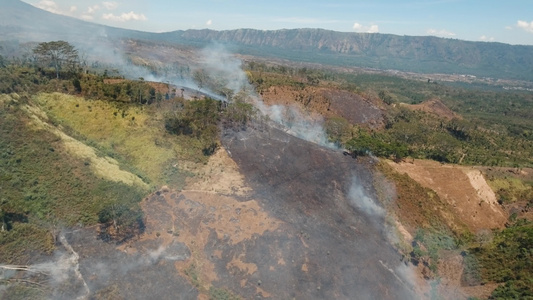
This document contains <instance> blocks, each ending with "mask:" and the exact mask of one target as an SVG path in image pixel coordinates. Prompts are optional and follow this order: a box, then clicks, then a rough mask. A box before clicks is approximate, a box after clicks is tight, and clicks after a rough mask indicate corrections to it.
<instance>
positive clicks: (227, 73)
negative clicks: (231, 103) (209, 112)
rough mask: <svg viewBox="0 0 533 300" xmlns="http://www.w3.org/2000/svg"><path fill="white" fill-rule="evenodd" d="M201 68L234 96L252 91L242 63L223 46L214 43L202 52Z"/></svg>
mask: <svg viewBox="0 0 533 300" xmlns="http://www.w3.org/2000/svg"><path fill="white" fill-rule="evenodd" d="M200 54H201V57H202V62H201V67H202V69H203V70H205V71H206V72H207V73H208V75H209V77H210V78H211V80H213V81H214V84H216V85H217V86H219V87H222V88H223V89H228V90H230V91H231V92H232V93H233V95H236V94H238V93H239V92H241V91H247V90H249V91H251V85H250V84H249V83H248V78H247V76H246V74H245V73H244V72H243V70H242V62H241V60H240V59H237V58H236V57H235V56H234V55H232V54H231V53H230V52H229V51H228V50H227V49H226V48H225V47H224V46H223V45H221V44H218V43H214V44H211V45H209V46H207V47H206V48H204V49H203V50H202V51H201V52H200Z"/></svg>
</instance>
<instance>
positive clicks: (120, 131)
mask: <svg viewBox="0 0 533 300" xmlns="http://www.w3.org/2000/svg"><path fill="white" fill-rule="evenodd" d="M35 100H36V102H37V103H39V104H40V105H41V107H42V108H43V109H44V110H45V111H46V113H47V114H48V115H49V116H50V117H51V118H52V119H53V120H55V121H56V123H58V124H59V125H61V126H64V127H67V128H68V129H69V130H70V131H71V132H72V133H75V134H77V135H80V136H81V137H83V138H85V139H86V140H87V141H88V143H90V144H94V145H95V146H96V147H97V148H99V149H101V150H103V152H105V153H106V154H108V155H110V156H118V157H120V158H122V159H123V160H125V161H126V162H127V163H128V164H130V165H132V166H133V167H134V168H135V169H136V170H138V171H140V172H141V173H142V174H143V175H145V176H146V177H147V178H148V179H149V181H150V182H151V183H152V184H155V185H162V184H166V183H168V181H169V180H168V178H166V176H167V175H165V174H167V173H168V172H166V171H165V170H168V169H169V168H172V165H174V166H175V165H176V163H177V160H178V158H181V157H187V156H192V155H193V153H191V151H193V152H194V151H195V150H194V148H195V147H194V141H191V140H186V139H184V138H181V137H176V136H171V135H169V134H168V133H167V132H166V131H165V129H164V127H163V121H162V120H163V113H164V112H163V111H160V110H158V109H157V108H156V107H154V106H139V105H124V104H117V103H110V102H105V101H99V100H91V101H88V100H85V99H84V98H80V97H74V96H70V95H65V94H59V93H54V94H39V95H38V96H36V97H35ZM182 145H184V146H182Z"/></svg>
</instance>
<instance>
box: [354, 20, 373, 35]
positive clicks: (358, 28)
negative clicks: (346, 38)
mask: <svg viewBox="0 0 533 300" xmlns="http://www.w3.org/2000/svg"><path fill="white" fill-rule="evenodd" d="M353 30H355V31H356V32H367V33H377V32H379V27H378V25H375V24H373V25H370V26H364V25H361V24H359V23H357V22H355V23H354V24H353Z"/></svg>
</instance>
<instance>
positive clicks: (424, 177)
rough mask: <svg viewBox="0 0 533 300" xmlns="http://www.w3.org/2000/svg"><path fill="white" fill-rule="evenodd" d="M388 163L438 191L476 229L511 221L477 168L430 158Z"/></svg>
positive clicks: (500, 225) (471, 228)
mask: <svg viewBox="0 0 533 300" xmlns="http://www.w3.org/2000/svg"><path fill="white" fill-rule="evenodd" d="M388 163H389V165H390V166H391V167H393V168H394V169H395V170H396V171H397V172H399V173H401V174H403V173H406V174H407V175H409V177H411V178H412V179H414V180H415V181H416V182H418V183H419V184H420V185H422V186H424V187H427V188H430V189H432V190H433V191H435V192H436V193H437V194H438V195H439V197H440V198H441V199H443V200H445V201H446V202H447V203H448V204H449V205H450V207H451V209H452V211H453V212H454V214H455V215H456V216H458V217H459V218H460V219H461V221H462V222H464V223H465V224H466V225H467V226H468V228H469V229H470V230H471V231H472V232H474V233H475V232H478V231H480V230H483V229H487V228H490V229H493V228H502V227H503V226H504V224H505V222H506V221H507V215H506V213H505V212H504V210H503V209H502V208H501V207H500V206H499V205H498V204H497V202H496V197H495V195H494V192H493V191H492V190H491V189H490V187H489V186H488V184H487V182H486V181H485V179H484V177H483V176H482V174H481V173H480V171H478V170H476V169H473V168H468V167H460V166H455V165H443V164H440V163H438V162H434V161H426V160H413V161H410V162H400V163H394V162H390V161H389V162H388Z"/></svg>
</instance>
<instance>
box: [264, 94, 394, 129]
mask: <svg viewBox="0 0 533 300" xmlns="http://www.w3.org/2000/svg"><path fill="white" fill-rule="evenodd" d="M261 95H262V98H263V100H264V101H265V103H267V104H268V105H273V104H283V105H293V104H294V103H295V102H296V103H298V104H300V105H301V106H302V107H304V108H306V109H308V110H311V111H313V112H316V113H319V114H321V115H323V116H326V117H330V116H341V117H343V118H344V119H346V120H347V121H348V122H350V123H351V124H364V125H366V126H369V127H370V128H381V127H383V126H384V120H383V114H382V111H381V110H380V109H379V107H378V106H377V105H376V104H374V103H372V102H371V101H370V100H368V99H365V98H363V97H361V96H360V95H358V94H354V93H351V92H348V91H342V90H338V89H331V88H324V87H313V86H308V87H305V88H304V89H299V88H296V87H289V86H272V87H270V88H269V89H268V90H265V91H262V92H261Z"/></svg>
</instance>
